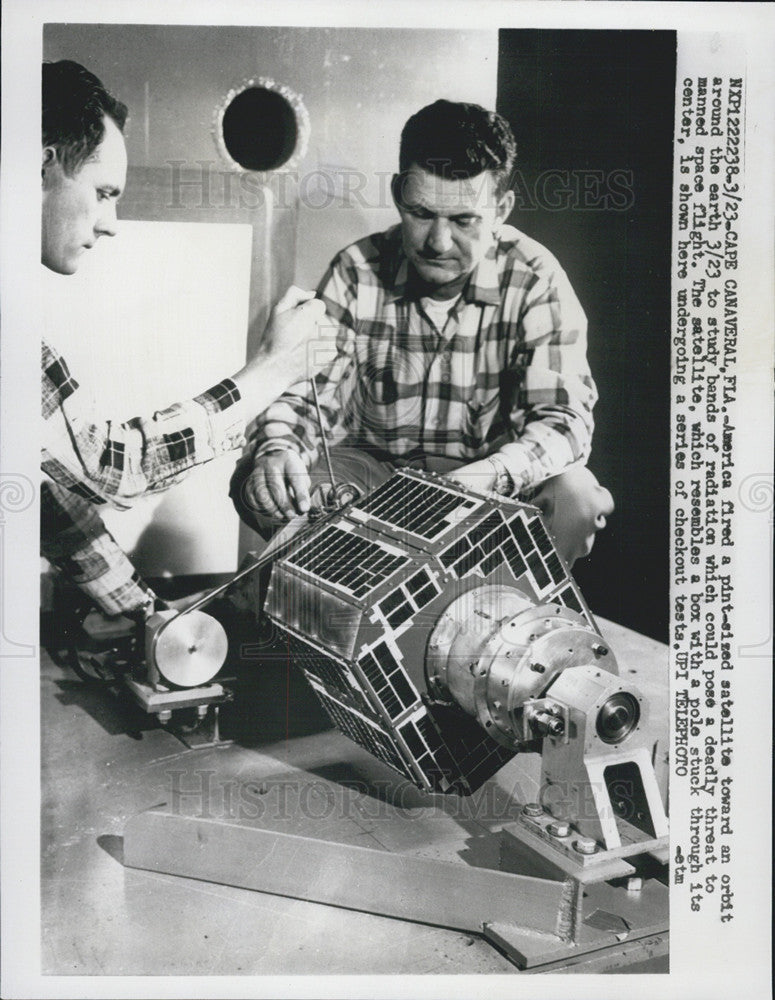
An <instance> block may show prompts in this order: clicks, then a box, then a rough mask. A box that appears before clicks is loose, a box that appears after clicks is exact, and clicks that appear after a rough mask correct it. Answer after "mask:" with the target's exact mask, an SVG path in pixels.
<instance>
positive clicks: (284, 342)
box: [248, 285, 326, 388]
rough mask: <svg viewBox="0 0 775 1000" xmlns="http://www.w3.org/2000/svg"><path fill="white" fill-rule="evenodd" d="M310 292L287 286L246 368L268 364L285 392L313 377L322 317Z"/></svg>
mask: <svg viewBox="0 0 775 1000" xmlns="http://www.w3.org/2000/svg"><path fill="white" fill-rule="evenodd" d="M314 294H315V293H314V292H307V291H304V290H303V289H301V288H297V287H296V286H295V285H291V287H290V288H289V289H288V291H287V292H286V293H285V295H284V296H283V297H282V298H281V299H280V301H279V302H278V303H277V305H276V306H275V307H274V309H273V310H272V315H271V316H270V317H269V322H268V323H267V325H266V329H265V330H264V335H263V337H262V338H261V343H260V345H259V348H258V350H257V351H256V353H255V355H254V356H253V358H251V360H250V361H249V362H248V367H251V366H262V365H265V364H267V362H269V363H271V364H272V366H273V367H274V368H276V369H277V370H278V372H279V373H281V379H282V382H283V385H282V387H281V388H285V387H286V386H288V385H291V384H293V383H294V382H297V381H299V379H302V378H308V377H309V376H310V375H312V374H314V372H315V369H316V367H317V366H316V365H315V363H314V355H315V351H314V349H313V348H314V345H315V344H316V342H317V341H318V340H319V339H320V324H321V323H322V321H323V318H324V316H325V313H326V309H325V306H324V304H323V302H322V301H321V300H320V299H316V298H315V297H314Z"/></svg>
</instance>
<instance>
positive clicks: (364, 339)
mask: <svg viewBox="0 0 775 1000" xmlns="http://www.w3.org/2000/svg"><path fill="white" fill-rule="evenodd" d="M415 280H416V279H414V273H413V270H412V269H411V268H410V267H409V264H408V262H407V259H406V257H405V255H404V253H403V249H402V245H401V231H400V226H395V227H393V228H392V229H390V230H388V231H387V232H385V233H378V234H375V235H373V236H369V237H367V238H366V239H363V240H359V241H358V242H357V243H354V244H353V245H352V246H350V247H347V248H346V249H345V250H343V251H342V252H341V253H340V254H338V256H337V257H336V258H335V259H334V261H333V262H332V264H331V266H330V267H329V269H328V271H327V272H326V275H325V276H324V278H323V280H322V282H321V284H320V286H319V289H318V294H319V296H320V297H321V298H322V299H323V301H324V302H325V304H326V310H327V314H328V316H329V318H330V320H331V321H332V322H333V323H335V324H336V337H337V348H338V351H337V356H336V357H335V359H334V360H333V361H332V362H331V363H330V364H329V365H328V366H327V367H326V368H325V369H324V370H323V371H322V372H321V373H320V374H319V375H318V376H317V388H318V395H319V398H320V403H321V409H322V416H323V423H324V425H325V432H326V436H327V439H328V440H329V441H330V442H331V443H332V444H336V443H345V444H348V445H352V446H354V447H361V448H365V449H367V450H369V451H371V452H373V453H378V454H379V455H380V456H382V457H385V458H395V459H402V460H405V461H411V460H413V459H416V458H423V457H427V456H441V457H445V458H452V459H457V460H461V461H463V462H466V463H467V462H473V461H476V460H478V459H482V458H485V457H487V456H489V455H497V456H498V457H499V458H500V460H501V461H502V462H503V464H504V465H505V467H506V469H507V470H508V472H509V474H510V476H511V478H512V481H513V483H514V492H515V493H519V492H522V491H524V490H526V489H528V488H530V487H533V486H535V485H537V484H539V483H541V482H543V481H544V480H545V479H547V478H549V477H550V476H553V475H556V474H558V473H559V472H561V471H562V470H563V469H565V468H567V466H569V465H571V464H572V463H574V462H579V461H585V460H586V459H587V457H588V455H589V450H590V446H591V440H592V430H593V420H592V408H593V406H594V404H595V401H596V399H597V392H596V389H595V385H594V382H593V381H592V377H591V375H590V371H589V367H588V364H587V359H586V318H585V316H584V312H583V310H582V308H581V306H580V304H579V302H578V299H577V298H576V295H575V293H574V291H573V289H572V288H571V285H570V282H569V281H568V278H567V276H566V274H565V272H564V271H563V270H562V268H561V267H560V265H559V264H558V262H557V260H556V259H555V258H554V257H553V256H552V255H551V254H550V253H549V252H548V251H547V250H545V249H544V247H542V246H541V245H540V244H538V243H537V242H536V241H535V240H532V239H530V238H529V237H527V236H525V235H524V234H522V233H520V232H519V231H517V230H516V229H514V228H512V227H510V226H504V227H503V229H502V230H501V234H500V237H499V239H498V241H497V243H494V244H493V246H492V247H491V248H490V250H489V251H488V253H487V255H486V256H485V258H484V260H482V261H481V262H480V263H479V265H478V266H477V267H476V268H475V270H474V271H473V272H472V274H471V276H470V278H469V280H468V282H467V284H466V285H465V287H464V288H463V291H462V294H461V296H460V298H459V300H458V301H457V303H456V304H455V305H454V307H453V308H452V310H451V312H450V314H449V319H448V320H447V322H446V324H445V326H444V327H443V329H442V330H441V331H439V330H438V329H437V328H436V326H435V325H434V323H433V322H432V321H431V319H430V317H429V315H428V314H427V312H426V310H425V309H424V307H423V305H422V301H421V299H420V298H419V296H418V294H417V290H416V286H415ZM251 443H252V447H253V453H254V455H255V456H256V457H259V456H261V455H263V454H266V453H267V452H269V451H272V450H276V449H278V448H293V449H295V450H296V451H298V452H299V453H300V454H301V455H302V457H303V458H304V461H305V463H306V464H307V466H308V467H311V466H312V465H313V464H314V462H315V461H316V460H317V459H318V457H319V453H318V449H319V445H320V431H319V429H318V421H317V417H316V413H315V408H314V401H313V398H312V392H311V388H310V386H309V383H308V382H304V383H298V384H297V385H296V386H294V387H292V388H291V389H290V390H289V391H288V392H286V393H285V394H284V395H283V396H281V397H280V398H279V399H278V400H277V401H276V402H275V403H273V404H272V405H271V406H269V407H268V408H267V409H266V410H265V411H264V412H263V413H262V414H260V416H259V417H258V419H257V422H256V426H255V429H254V431H253V433H252V434H251Z"/></svg>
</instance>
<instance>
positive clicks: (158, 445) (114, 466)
mask: <svg viewBox="0 0 775 1000" xmlns="http://www.w3.org/2000/svg"><path fill="white" fill-rule="evenodd" d="M41 376H42V381H41V392H42V409H43V424H44V427H43V449H42V455H41V467H42V469H43V471H44V472H45V473H46V474H47V475H48V476H50V477H51V479H53V480H55V481H56V482H58V483H61V484H62V485H63V486H66V487H67V489H69V490H70V491H71V492H72V493H76V494H77V495H78V496H81V497H83V499H85V500H88V501H90V502H91V503H95V504H110V505H111V506H113V507H118V508H120V509H127V508H128V507H129V506H131V504H132V501H134V500H137V499H138V498H139V497H141V496H144V495H145V494H147V493H158V492H160V491H162V490H166V489H167V488H168V487H170V486H172V485H173V484H174V483H177V482H179V481H180V480H181V479H182V478H183V476H184V474H185V473H186V472H188V470H189V469H191V468H192V467H193V466H195V465H202V464H203V463H205V462H209V461H210V460H211V459H213V458H216V457H217V456H219V455H222V454H224V453H225V452H227V451H230V450H231V449H233V448H238V447H240V445H241V444H242V443H243V442H244V430H245V420H244V414H243V405H244V404H242V402H241V397H240V393H239V389H238V388H237V386H236V385H235V383H234V382H233V381H232V380H231V379H224V380H223V381H222V382H219V383H218V385H216V386H213V388H212V389H209V390H208V391H207V392H205V393H202V395H201V396H196V397H195V398H194V399H190V400H188V401H186V402H183V403H175V404H174V405H173V406H170V407H169V408H168V409H166V410H159V411H157V412H156V413H154V414H153V415H152V416H150V417H133V418H132V419H131V420H127V421H125V422H123V423H120V422H118V421H110V420H103V419H100V418H99V417H98V416H96V415H95V413H94V407H93V404H92V403H91V401H90V400H89V399H88V398H86V397H85V396H84V390H83V389H81V388H80V387H79V385H78V383H77V382H76V380H75V379H74V378H73V376H72V375H71V374H70V371H69V369H68V367H67V363H66V361H65V360H64V358H62V357H61V356H60V355H59V354H58V353H57V352H56V351H55V350H54V349H53V348H52V347H51V346H50V345H49V344H48V343H46V342H45V341H43V344H42V357H41ZM238 404H239V405H238Z"/></svg>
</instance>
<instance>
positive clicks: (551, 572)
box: [270, 470, 592, 792]
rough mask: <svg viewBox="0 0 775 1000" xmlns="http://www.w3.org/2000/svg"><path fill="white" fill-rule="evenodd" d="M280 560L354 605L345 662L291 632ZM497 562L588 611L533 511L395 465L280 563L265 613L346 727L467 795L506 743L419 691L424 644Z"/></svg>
mask: <svg viewBox="0 0 775 1000" xmlns="http://www.w3.org/2000/svg"><path fill="white" fill-rule="evenodd" d="M285 566H287V567H290V568H292V570H293V571H294V572H298V571H301V573H302V574H303V575H304V576H305V577H307V578H309V580H310V581H311V582H312V583H313V584H314V585H315V586H316V587H320V589H321V591H325V590H326V588H329V587H331V588H334V590H335V592H336V593H337V594H339V596H340V598H341V599H342V600H345V601H346V602H348V603H354V602H356V601H357V602H358V606H359V607H360V608H361V609H362V613H360V617H357V616H356V619H353V620H352V621H351V622H348V627H351V628H353V629H356V630H357V635H353V636H352V639H353V642H352V645H347V644H344V645H347V648H352V649H353V650H354V651H353V654H352V658H351V659H349V660H345V659H343V658H342V656H341V655H340V654H338V653H337V652H336V650H333V651H332V650H328V651H326V650H324V649H322V648H321V646H320V643H325V640H324V639H320V638H318V637H317V634H315V635H314V636H313V635H300V634H299V630H300V629H301V628H306V627H307V625H306V624H304V625H302V624H301V621H302V620H304V621H305V623H306V619H305V618H304V616H298V615H297V617H296V619H295V620H293V621H292V620H291V617H292V616H291V615H290V614H289V611H288V609H290V608H292V607H295V604H294V601H295V599H296V598H295V593H294V589H293V588H294V587H297V588H298V587H299V586H300V585H299V583H298V580H297V579H296V578H295V577H294V575H293V572H291V573H288V572H285ZM504 568H507V570H508V573H509V575H510V576H512V577H513V578H514V580H515V581H517V582H519V585H520V589H523V590H525V592H526V594H527V596H529V595H530V594H531V593H532V594H533V598H534V600H535V602H536V603H540V602H543V601H545V600H547V599H548V596H550V597H551V600H557V601H558V603H562V604H565V605H567V606H568V607H572V608H574V610H578V611H581V612H582V613H584V614H585V615H587V617H588V618H589V620H590V622H591V621H592V620H591V616H589V613H588V611H587V610H586V608H585V606H584V604H583V601H582V600H581V597H580V595H579V594H578V592H577V590H576V588H575V585H574V584H573V582H572V580H571V579H570V577H569V576H568V575H567V573H566V571H565V569H564V567H563V565H562V563H561V561H560V559H559V557H558V556H557V553H556V552H555V549H554V546H553V544H552V541H551V539H550V538H549V535H548V534H547V532H546V529H545V528H544V525H543V523H542V521H541V519H540V517H539V516H538V514H537V512H535V511H534V509H532V508H529V507H524V506H523V505H521V504H517V503H515V502H513V501H509V500H505V499H503V498H498V497H495V496H488V497H481V496H478V495H474V494H470V493H468V492H467V491H466V490H464V489H462V488H458V487H457V486H456V485H454V484H452V483H451V482H450V481H448V480H442V479H438V478H435V477H433V476H430V475H428V474H424V473H417V472H414V471H409V470H402V471H401V472H399V473H396V475H394V476H393V477H392V478H391V479H389V480H388V481H387V482H386V483H385V484H384V485H382V486H381V487H379V488H378V489H377V490H375V491H374V492H373V493H372V494H370V495H369V496H368V497H367V498H366V499H365V500H364V501H361V502H359V503H358V504H357V506H354V507H352V508H347V509H345V511H343V512H341V513H340V514H339V515H338V516H337V517H335V518H333V519H326V520H325V521H323V522H321V523H320V525H319V526H318V529H317V530H316V531H313V533H312V536H311V537H310V536H309V535H306V536H305V537H304V539H303V540H302V541H301V542H300V543H299V545H298V547H297V548H295V549H294V548H291V550H290V552H289V553H288V555H287V556H285V558H284V559H281V560H280V561H279V563H278V565H277V566H276V567H275V573H279V584H278V587H277V588H276V592H275V593H276V595H280V594H282V595H283V598H282V601H281V599H280V597H279V596H275V598H274V601H275V604H274V611H273V612H271V611H270V614H272V617H273V618H274V620H275V621H276V622H277V623H278V624H279V625H280V626H281V627H283V628H284V629H285V630H286V631H287V632H288V633H289V636H291V637H292V640H293V641H292V643H291V653H292V655H294V657H295V658H296V659H297V660H298V661H299V665H300V666H301V668H302V669H303V670H304V672H305V674H306V676H307V679H308V680H309V682H310V684H311V685H312V687H313V689H314V690H315V692H316V694H317V695H318V697H319V698H320V700H321V702H322V704H323V706H324V708H325V709H326V711H327V712H328V714H329V716H330V717H331V719H332V721H333V722H334V724H335V725H337V726H338V727H339V728H340V729H341V730H342V732H343V733H344V734H345V735H346V736H348V737H349V738H350V739H352V740H353V741H354V742H356V743H358V744H359V745H360V746H362V747H364V748H365V749H367V750H369V751H370V752H371V753H372V754H374V755H375V756H376V757H378V758H379V759H380V760H382V761H383V762H384V763H386V764H388V765H389V766H390V767H392V768H394V769H395V770H396V771H398V772H399V773H400V774H402V775H404V776H405V777H409V778H410V779H411V780H412V781H414V782H415V783H416V784H419V785H420V786H421V787H424V788H426V789H435V790H444V791H446V790H449V789H450V787H452V788H455V789H457V790H459V791H463V792H472V791H475V790H476V788H478V787H479V786H480V785H481V784H482V782H484V781H486V780H487V779H488V778H489V777H491V776H492V775H493V774H494V773H495V772H496V771H497V770H499V769H500V768H501V767H502V766H503V764H504V763H505V762H506V761H507V760H509V759H510V758H511V757H512V756H513V755H514V752H515V751H514V750H513V749H512V748H510V747H506V746H503V745H502V744H500V743H498V742H497V741H496V740H494V739H493V738H492V737H490V736H489V735H488V734H487V732H486V731H485V730H484V729H483V728H482V727H481V726H480V725H479V723H478V722H477V721H476V720H475V719H473V718H471V717H470V716H468V715H467V714H466V713H465V712H463V710H462V709H460V708H459V707H458V706H456V705H449V706H447V705H439V704H437V703H435V702H431V701H430V700H429V699H427V698H426V697H424V693H425V692H424V689H423V690H420V687H422V686H424V672H423V669H422V668H423V657H424V650H425V642H426V640H427V635H428V633H429V632H430V629H431V628H432V627H433V625H434V624H435V623H436V622H437V621H438V617H439V615H440V614H441V612H442V611H443V609H444V608H445V607H446V606H447V605H448V604H449V603H450V601H451V600H452V599H453V598H454V597H456V596H457V595H458V594H459V593H460V592H461V584H460V583H459V581H460V580H462V579H464V578H467V577H469V576H471V575H472V574H475V575H477V576H479V577H481V578H482V580H486V579H489V578H490V577H491V575H492V574H493V573H495V572H496V571H498V572H499V577H498V582H499V583H500V582H503V581H502V570H503V569H504ZM308 585H309V584H308ZM343 594H347V595H349V598H351V599H352V601H350V600H349V598H344V597H342V595H343ZM364 599H367V600H365V603H364ZM353 621H354V622H355V623H354V624H353V623H352V622H353ZM319 631H320V633H321V634H326V630H325V629H320V630H319ZM332 653H333V655H332ZM415 661H417V662H415ZM407 667H409V668H410V669H407ZM413 677H414V678H415V679H414V680H413V679H412V678H413Z"/></svg>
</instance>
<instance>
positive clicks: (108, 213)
mask: <svg viewBox="0 0 775 1000" xmlns="http://www.w3.org/2000/svg"><path fill="white" fill-rule="evenodd" d="M126 117H127V110H126V107H125V106H124V105H123V104H122V103H121V102H120V101H118V100H116V99H115V98H114V97H112V96H111V95H110V94H109V93H108V92H107V91H106V90H105V88H104V87H103V85H102V83H101V82H100V81H99V80H98V79H97V77H96V76H94V74H92V73H90V72H89V71H88V70H86V69H84V68H83V66H80V65H79V64H78V63H75V62H70V61H67V60H65V61H62V62H58V63H47V64H44V66H43V165H42V175H43V202H42V227H41V262H42V263H43V264H44V265H45V266H46V267H48V268H49V269H50V270H52V271H55V272H57V273H58V274H73V273H74V272H75V271H76V270H77V269H78V265H79V263H80V259H81V256H82V255H83V253H84V252H85V251H86V250H88V249H90V248H91V247H93V246H94V244H95V242H96V241H97V240H98V239H99V238H100V237H101V236H113V235H115V233H116V228H117V227H116V203H117V201H118V199H119V198H120V197H121V193H122V191H123V189H124V184H125V181H126V169H127V155H126V147H125V145H124V137H123V128H124V124H125V121H126ZM322 315H323V304H322V303H320V302H318V301H315V300H312V299H311V293H306V292H302V291H301V290H300V289H290V290H289V292H288V293H287V294H286V296H285V298H284V299H283V301H282V302H281V303H280V304H279V305H278V306H277V308H276V309H275V310H274V312H273V314H272V317H271V319H270V321H269V324H268V325H267V329H266V331H265V334H264V338H263V340H262V343H261V346H260V347H259V349H258V351H257V352H256V354H255V355H254V356H253V357H252V358H251V359H250V360H249V361H248V362H247V364H246V365H245V366H244V367H243V368H242V369H241V370H240V371H239V372H236V373H235V374H234V375H232V376H231V377H229V378H224V379H222V380H221V381H219V382H218V383H217V384H216V385H214V386H213V388H211V389H209V390H208V391H207V392H204V393H202V394H201V395H199V396H197V397H195V398H194V399H190V400H187V401H185V402H181V403H176V404H174V405H173V406H171V407H169V408H168V409H166V410H162V411H159V412H156V413H154V414H149V415H148V416H145V417H143V416H140V417H135V418H133V419H131V420H128V421H126V422H124V423H119V422H115V421H110V420H106V419H105V418H104V417H103V416H102V415H99V414H96V413H94V412H93V411H92V409H91V407H90V400H89V399H88V398H85V394H84V390H83V389H81V388H80V387H79V385H78V383H77V382H76V380H75V379H74V378H73V377H72V376H71V374H70V372H69V369H68V367H67V363H66V361H65V360H64V358H63V357H61V356H60V355H59V354H58V353H57V351H56V350H55V349H54V348H53V347H52V346H51V345H50V344H49V343H47V342H46V340H45V339H44V340H43V343H42V372H41V375H42V407H43V417H44V429H43V449H42V456H41V466H42V469H43V471H44V473H45V474H46V475H47V476H48V477H49V478H47V479H45V480H44V482H43V484H42V488H41V547H42V551H43V554H44V555H45V556H46V558H48V559H49V561H50V562H51V563H52V564H54V565H55V566H57V567H59V568H60V570H62V572H64V573H65V575H66V576H67V577H68V578H70V579H71V580H73V582H75V583H77V584H78V586H79V587H80V588H81V590H83V591H84V592H85V593H87V594H88V595H89V597H90V598H91V599H92V600H93V601H94V602H95V603H96V604H97V605H98V606H99V607H100V608H101V609H102V610H103V611H105V612H107V613H109V614H119V613H133V612H135V611H142V609H144V608H145V607H146V606H147V605H149V604H150V603H152V602H153V601H154V595H153V593H152V592H151V591H150V590H149V588H148V587H147V586H146V585H145V584H144V583H143V581H142V580H141V579H140V577H139V576H138V574H137V572H136V571H135V569H134V567H133V566H132V564H131V562H130V561H129V559H128V558H127V556H126V554H125V553H124V552H123V551H122V549H121V548H120V547H119V546H118V544H117V543H116V542H115V540H114V539H113V537H112V536H111V535H110V533H109V532H108V531H107V529H106V528H105V525H104V523H103V521H102V519H101V518H100V517H99V515H98V514H97V513H96V511H95V510H94V509H93V507H94V506H99V505H102V504H106V503H107V504H111V505H113V506H116V507H126V506H128V505H129V504H130V503H131V502H132V501H133V500H135V499H136V498H138V497H140V496H143V495H145V494H147V493H152V492H158V491H160V490H164V489H167V488H168V487H169V486H171V485H173V484H174V483H177V482H178V481H179V480H180V479H181V478H182V477H183V476H184V475H185V474H186V473H187V472H188V470H189V469H191V468H193V467H194V466H196V465H201V464H203V463H204V462H208V461H210V460H211V459H213V458H215V457H217V456H218V455H220V454H223V453H224V452H226V451H229V450H231V449H233V448H236V447H239V446H240V445H241V444H242V442H243V440H244V437H243V433H244V428H245V421H246V416H250V415H251V414H252V413H254V412H255V411H256V410H261V409H263V408H265V407H266V406H267V405H268V404H269V403H270V402H271V401H272V400H273V399H274V398H275V397H276V396H277V394H278V392H279V391H281V390H282V389H284V388H286V387H287V386H289V385H290V384H291V383H292V382H294V381H295V380H297V379H299V378H301V377H302V376H304V375H306V374H307V370H306V369H307V347H308V344H309V341H310V338H311V337H313V336H314V335H315V333H316V330H317V321H318V319H319V318H320V317H321V316H322ZM138 363H139V362H138Z"/></svg>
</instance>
